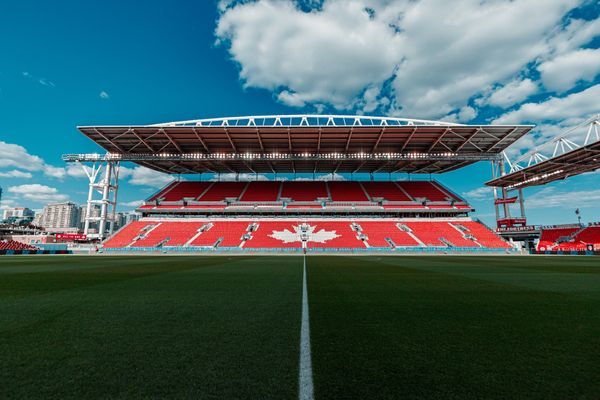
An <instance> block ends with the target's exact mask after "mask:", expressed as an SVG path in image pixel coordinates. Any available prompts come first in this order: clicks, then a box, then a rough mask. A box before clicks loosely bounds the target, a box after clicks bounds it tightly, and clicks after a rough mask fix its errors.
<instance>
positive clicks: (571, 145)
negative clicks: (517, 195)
mask: <svg viewBox="0 0 600 400" xmlns="http://www.w3.org/2000/svg"><path fill="white" fill-rule="evenodd" d="M504 161H505V162H504V163H502V168H501V170H500V171H499V172H498V173H497V174H495V176H494V179H493V180H491V181H489V182H487V183H486V185H488V186H493V187H502V188H506V189H509V190H511V189H522V188H525V187H529V186H538V185H544V184H546V183H549V182H553V181H556V180H561V179H566V178H568V177H570V176H574V175H579V174H582V173H585V172H591V171H595V170H596V169H598V168H600V114H598V115H595V116H594V117H592V118H589V119H588V120H586V121H584V122H582V123H581V124H579V125H577V126H575V127H573V128H570V129H567V130H566V131H564V132H561V133H560V134H558V135H557V136H555V137H554V138H552V139H551V140H549V141H548V142H546V143H544V144H542V145H541V146H538V147H535V148H534V149H532V150H531V151H528V152H527V153H525V154H523V155H521V156H519V157H517V158H516V159H514V160H512V161H511V160H510V158H509V157H508V156H507V155H506V153H504Z"/></svg>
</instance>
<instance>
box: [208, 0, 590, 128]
mask: <svg viewBox="0 0 600 400" xmlns="http://www.w3.org/2000/svg"><path fill="white" fill-rule="evenodd" d="M580 2H581V1H577V0H566V1H560V2H559V1H545V0H514V1H509V0H495V1H480V0H464V1H461V2H449V1H441V0H422V1H397V2H393V1H385V0H324V1H323V2H322V4H321V5H320V7H316V8H314V9H313V10H311V11H310V12H304V11H302V10H301V9H300V8H299V7H298V6H297V3H296V2H292V1H291V0H289V1H283V0H280V1H275V0H258V1H255V2H241V3H237V4H233V3H232V2H230V1H226V2H221V3H220V6H221V8H220V9H221V11H222V14H221V16H220V18H219V20H218V25H217V29H216V36H217V41H218V42H219V43H222V44H225V45H226V46H227V47H228V50H229V52H230V54H231V56H232V58H233V60H235V61H236V62H237V63H238V64H239V66H240V77H241V79H242V80H243V82H244V85H245V86H247V87H257V88H263V89H267V90H271V91H273V92H274V93H275V95H276V97H277V98H278V99H279V100H280V101H281V102H283V103H285V104H287V105H290V106H295V107H302V106H305V105H308V104H310V105H316V104H319V105H322V104H329V105H333V106H334V107H336V108H338V109H352V108H354V109H357V110H359V111H361V112H370V111H373V110H376V109H378V107H380V108H382V111H383V112H387V113H388V114H391V115H403V116H406V117H410V116H412V117H422V118H429V117H436V118H438V117H440V116H444V115H448V114H451V113H456V112H455V110H460V109H462V108H463V107H465V106H466V105H467V104H468V100H469V99H471V98H473V97H474V96H477V95H479V94H480V93H482V92H485V91H486V90H489V89H490V88H493V87H497V86H498V85H501V84H503V83H505V82H507V81H511V80H512V79H514V77H515V76H518V75H519V74H520V73H521V72H522V71H523V69H524V68H525V67H526V66H527V65H528V64H530V63H532V62H535V61H536V60H537V59H539V58H540V57H542V56H544V55H548V54H550V53H552V54H554V52H555V50H556V47H558V46H566V45H567V44H568V43H571V42H572V43H575V42H581V41H583V40H585V38H588V37H590V35H591V33H588V34H585V35H578V34H577V29H576V25H578V24H575V23H572V24H570V25H569V29H570V31H569V33H568V34H567V33H566V32H564V31H565V29H564V28H561V21H562V19H563V17H564V16H565V14H566V13H567V12H568V11H569V10H570V9H572V8H573V7H575V6H577V5H578V4H579V3H580ZM532 15H535V18H532V17H531V16H532ZM433 21H434V22H433ZM584 25H586V23H583V22H582V23H579V27H580V28H581V29H583V28H584ZM586 28H587V26H586ZM587 29H588V30H592V31H593V29H591V28H587ZM511 83H512V81H511V82H509V83H508V84H506V85H510V84H511ZM519 84H520V86H518V87H517V89H518V93H516V94H513V95H512V96H508V95H507V93H506V91H508V90H509V89H507V90H506V91H505V93H502V92H500V93H499V94H497V95H496V96H495V97H494V99H493V100H492V101H494V102H495V103H498V104H507V105H508V104H509V103H510V102H515V103H516V102H519V101H522V100H524V99H525V98H526V97H525V96H527V95H528V94H530V93H533V90H534V87H533V86H534V85H532V82H531V81H526V80H523V81H521V82H520V83H519ZM388 86H389V88H391V93H390V94H391V95H392V96H393V97H392V98H389V97H388V95H387V93H389V89H388ZM382 88H386V90H385V93H386V95H384V96H381V93H382ZM513 104H514V103H513ZM463 117H465V118H466V117H467V115H463ZM456 118H459V115H456Z"/></svg>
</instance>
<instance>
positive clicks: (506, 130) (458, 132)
mask: <svg viewBox="0 0 600 400" xmlns="http://www.w3.org/2000/svg"><path fill="white" fill-rule="evenodd" d="M532 128H533V126H531V125H459V124H453V123H449V122H441V121H426V120H414V119H403V118H387V117H366V116H338V115H275V116H251V117H233V118H217V119H204V120H192V121H180V122H171V123H165V124H157V125H146V126H81V127H79V130H80V131H81V132H82V133H83V134H85V135H86V136H88V137H89V138H90V139H92V140H93V141H95V142H96V143H98V144H99V145H100V146H102V147H103V148H104V149H105V150H106V151H107V152H108V154H106V155H97V154H96V155H94V154H89V155H85V154H67V155H65V156H64V157H63V159H64V160H65V161H100V160H116V161H119V160H120V161H132V162H135V163H137V164H140V165H143V166H146V167H148V168H151V169H154V170H157V171H162V172H166V173H170V174H179V173H182V174H188V173H203V172H234V173H238V172H251V173H289V172H299V173H302V172H304V173H306V172H308V173H332V172H346V173H347V172H369V173H375V172H408V173H441V172H446V171H451V170H454V169H457V168H461V167H464V166H466V165H469V164H472V163H474V162H477V161H480V160H497V159H498V158H499V157H500V154H501V152H502V151H503V150H504V149H505V148H506V147H508V146H510V145H511V144H512V143H514V142H515V141H516V140H517V139H519V138H520V137H521V136H523V135H524V134H526V133H527V132H529V131H530V130H531V129H532Z"/></svg>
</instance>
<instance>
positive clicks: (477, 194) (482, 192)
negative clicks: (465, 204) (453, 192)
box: [462, 186, 492, 201]
mask: <svg viewBox="0 0 600 400" xmlns="http://www.w3.org/2000/svg"><path fill="white" fill-rule="evenodd" d="M462 196H463V197H464V198H465V199H467V201H468V200H485V199H489V198H491V197H492V188H491V187H488V186H482V187H479V188H476V189H473V190H469V191H468V192H463V193H462Z"/></svg>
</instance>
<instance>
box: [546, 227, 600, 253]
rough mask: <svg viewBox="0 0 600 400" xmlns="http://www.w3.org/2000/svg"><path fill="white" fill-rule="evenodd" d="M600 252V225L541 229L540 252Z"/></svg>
mask: <svg viewBox="0 0 600 400" xmlns="http://www.w3.org/2000/svg"><path fill="white" fill-rule="evenodd" d="M586 250H587V251H590V250H591V251H598V250H600V224H590V225H588V226H582V225H561V226H549V227H543V228H542V229H541V234H540V241H539V243H538V245H537V251H539V252H554V251H569V252H570V251H586Z"/></svg>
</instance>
